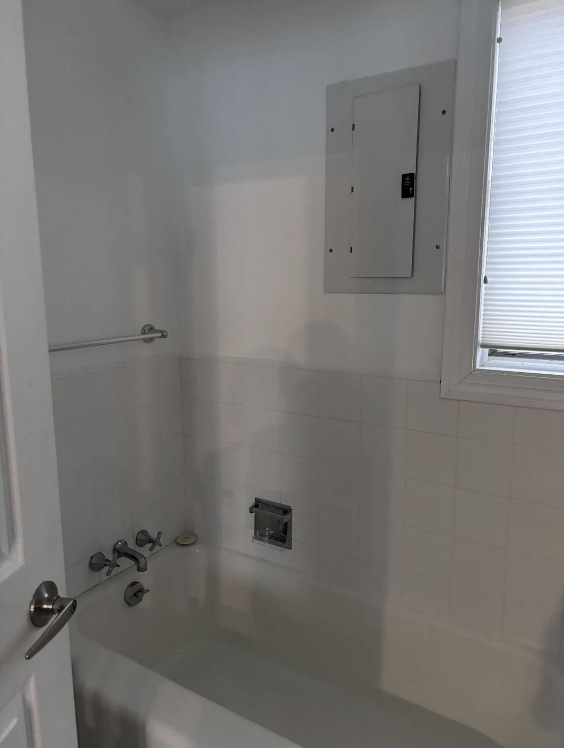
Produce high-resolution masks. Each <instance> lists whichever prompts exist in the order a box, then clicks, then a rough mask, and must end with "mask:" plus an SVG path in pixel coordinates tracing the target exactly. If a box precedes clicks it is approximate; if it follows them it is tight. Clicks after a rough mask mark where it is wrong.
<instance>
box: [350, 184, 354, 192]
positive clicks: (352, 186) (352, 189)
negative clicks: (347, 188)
mask: <svg viewBox="0 0 564 748" xmlns="http://www.w3.org/2000/svg"><path fill="white" fill-rule="evenodd" d="M351 192H354V184H353V185H351Z"/></svg>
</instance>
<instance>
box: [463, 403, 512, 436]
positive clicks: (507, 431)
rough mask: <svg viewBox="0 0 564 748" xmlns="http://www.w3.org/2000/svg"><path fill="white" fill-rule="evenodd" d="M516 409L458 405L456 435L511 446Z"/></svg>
mask: <svg viewBox="0 0 564 748" xmlns="http://www.w3.org/2000/svg"><path fill="white" fill-rule="evenodd" d="M516 412H519V409H517V408H510V407H508V406H506V405H489V404H486V403H464V402H462V403H460V410H459V418H458V435H459V436H461V437H462V438H463V439H477V440H478V441H486V442H504V443H505V444H512V443H513V440H514V436H515V413H516Z"/></svg>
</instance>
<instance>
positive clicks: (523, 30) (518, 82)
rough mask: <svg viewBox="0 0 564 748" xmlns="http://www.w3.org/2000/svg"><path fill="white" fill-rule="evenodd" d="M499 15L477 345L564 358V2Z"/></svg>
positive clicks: (537, 3) (514, 3) (536, 2)
mask: <svg viewBox="0 0 564 748" xmlns="http://www.w3.org/2000/svg"><path fill="white" fill-rule="evenodd" d="M501 7H502V11H501V37H502V42H501V44H500V45H499V58H498V73H497V94H496V99H495V103H494V119H493V147H492V157H491V164H490V174H489V210H488V215H487V220H486V232H485V250H486V256H485V270H484V272H485V276H486V279H487V282H485V283H484V286H483V293H482V310H481V311H482V314H481V334H480V344H481V347H482V348H500V349H504V348H505V349H513V350H515V349H517V350H530V351H543V350H544V351H554V352H562V353H564V0H502V4H501ZM486 279H485V280H486Z"/></svg>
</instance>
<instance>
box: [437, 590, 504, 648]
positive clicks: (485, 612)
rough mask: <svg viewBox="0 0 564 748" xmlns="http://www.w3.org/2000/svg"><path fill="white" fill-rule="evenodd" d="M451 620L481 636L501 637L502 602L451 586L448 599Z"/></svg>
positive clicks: (495, 598) (499, 599) (498, 599)
mask: <svg viewBox="0 0 564 748" xmlns="http://www.w3.org/2000/svg"><path fill="white" fill-rule="evenodd" d="M450 612H451V616H452V620H453V621H454V622H455V623H459V624H461V625H463V626H465V627H466V628H469V629H471V630H472V631H476V632H478V633H481V634H490V635H492V636H501V634H502V630H503V600H502V599H501V598H497V597H489V596H488V595H482V594H480V593H479V592H474V591H473V590H469V589H464V588H461V587H456V586H453V588H452V592H451V599H450Z"/></svg>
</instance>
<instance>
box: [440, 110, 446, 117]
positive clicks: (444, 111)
mask: <svg viewBox="0 0 564 748" xmlns="http://www.w3.org/2000/svg"><path fill="white" fill-rule="evenodd" d="M441 114H442V115H443V117H444V115H445V114H446V109H443V111H442V112H441Z"/></svg>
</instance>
